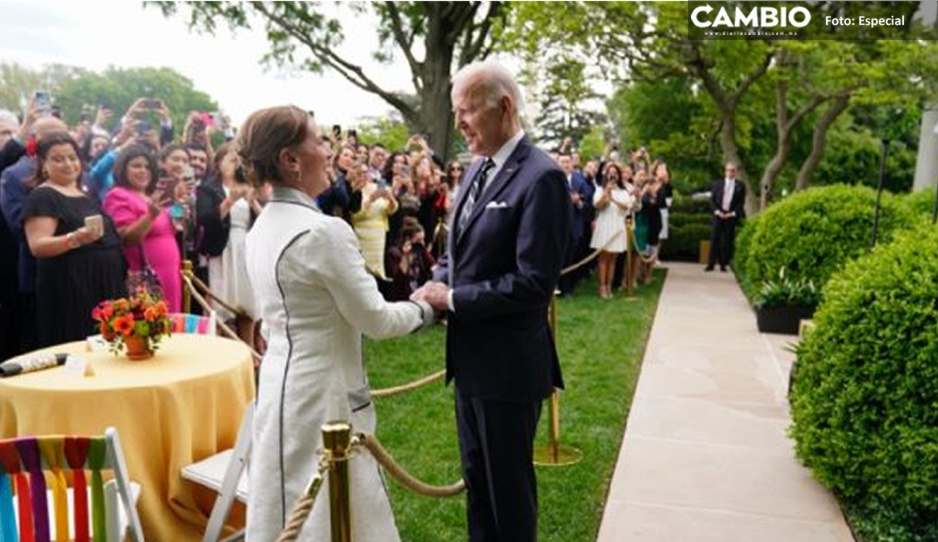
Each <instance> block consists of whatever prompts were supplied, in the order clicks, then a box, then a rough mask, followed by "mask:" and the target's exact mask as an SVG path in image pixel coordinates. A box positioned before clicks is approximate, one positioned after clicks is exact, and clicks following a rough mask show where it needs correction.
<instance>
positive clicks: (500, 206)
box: [485, 201, 508, 209]
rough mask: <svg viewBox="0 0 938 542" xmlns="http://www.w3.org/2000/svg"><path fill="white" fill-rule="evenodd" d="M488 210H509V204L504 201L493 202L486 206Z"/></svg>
mask: <svg viewBox="0 0 938 542" xmlns="http://www.w3.org/2000/svg"><path fill="white" fill-rule="evenodd" d="M485 208H486V209H507V208H508V204H507V203H505V202H504V201H492V202H489V204H488V205H486V206H485Z"/></svg>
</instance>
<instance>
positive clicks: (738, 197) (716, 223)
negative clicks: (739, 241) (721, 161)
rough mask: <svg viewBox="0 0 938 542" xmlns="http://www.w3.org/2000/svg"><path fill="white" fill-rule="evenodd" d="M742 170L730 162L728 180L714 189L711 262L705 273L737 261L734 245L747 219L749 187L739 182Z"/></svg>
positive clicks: (722, 181)
mask: <svg viewBox="0 0 938 542" xmlns="http://www.w3.org/2000/svg"><path fill="white" fill-rule="evenodd" d="M738 170H739V166H737V164H736V163H735V162H727V163H726V165H725V166H724V168H723V171H724V175H725V176H724V178H723V179H721V180H719V181H716V182H714V183H713V186H712V187H711V189H710V210H711V211H712V212H713V216H712V217H711V219H710V260H709V261H708V263H707V267H706V268H705V269H704V271H713V265H714V264H715V263H716V262H717V260H719V262H720V271H726V266H727V265H728V264H729V263H730V258H732V257H733V243H734V242H735V238H736V226H737V225H738V224H739V221H740V220H742V219H743V218H745V217H746V210H745V204H746V183H744V182H742V181H740V180H739V179H737V178H736V173H737V171H738Z"/></svg>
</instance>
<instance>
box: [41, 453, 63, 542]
mask: <svg viewBox="0 0 938 542" xmlns="http://www.w3.org/2000/svg"><path fill="white" fill-rule="evenodd" d="M38 443H39V454H40V455H41V456H42V461H43V463H44V464H45V465H46V470H47V471H48V472H49V479H50V482H51V484H52V503H53V507H54V518H55V542H69V538H68V482H66V480H65V472H63V469H64V468H65V437H45V438H40V439H38Z"/></svg>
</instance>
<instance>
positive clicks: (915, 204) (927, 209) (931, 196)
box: [903, 188, 935, 220]
mask: <svg viewBox="0 0 938 542" xmlns="http://www.w3.org/2000/svg"><path fill="white" fill-rule="evenodd" d="M903 201H904V202H905V204H906V206H908V208H909V210H911V211H912V212H913V213H915V214H916V215H919V216H922V217H927V218H928V220H931V213H932V206H934V205H935V189H934V188H928V189H925V190H916V191H915V192H912V193H910V194H907V195H906V196H904V197H903Z"/></svg>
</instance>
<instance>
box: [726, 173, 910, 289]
mask: <svg viewBox="0 0 938 542" xmlns="http://www.w3.org/2000/svg"><path fill="white" fill-rule="evenodd" d="M875 204H876V193H875V191H874V190H872V189H870V188H866V187H857V186H847V185H834V186H828V187H818V188H812V189H809V190H806V191H802V192H798V193H796V194H794V195H792V196H790V197H788V198H785V199H783V200H782V201H780V202H778V203H776V204H774V205H772V206H771V207H769V208H768V209H767V210H765V211H763V212H762V213H760V214H759V220H758V222H757V223H756V224H754V225H752V227H753V230H752V231H751V233H749V232H747V233H746V235H751V238H749V239H746V240H745V248H744V250H741V251H739V252H738V253H737V257H738V258H739V259H737V266H738V267H739V268H740V269H741V270H742V272H743V273H744V274H745V275H746V277H747V279H748V280H750V281H751V283H752V284H753V285H756V286H757V287H759V285H761V284H762V283H763V282H765V281H769V280H774V279H776V277H777V276H778V273H779V269H781V268H784V269H785V273H786V275H787V276H789V277H790V278H791V279H793V280H800V279H802V278H804V279H810V280H811V281H813V282H814V284H815V285H817V286H819V287H823V285H824V284H825V283H826V282H827V280H828V279H829V278H830V277H831V275H833V274H834V272H836V271H837V270H838V269H840V268H841V267H842V266H843V265H844V264H845V263H846V262H847V261H849V260H851V259H853V258H856V257H858V256H861V255H863V254H864V253H865V252H866V251H867V250H868V249H869V245H870V240H871V239H872V233H873V215H874V212H875ZM912 221H913V218H912V214H911V213H910V211H909V210H908V209H907V208H906V206H905V205H902V204H901V202H900V200H899V199H898V198H896V197H894V196H892V195H891V194H888V193H884V194H883V198H882V211H881V214H880V221H879V239H880V240H881V242H884V241H888V240H889V239H890V238H891V237H892V235H893V233H894V232H895V231H897V230H898V229H899V228H901V227H906V226H908V224H909V223H911V222H912ZM748 227H749V226H747V228H748ZM753 293H754V292H753Z"/></svg>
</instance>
